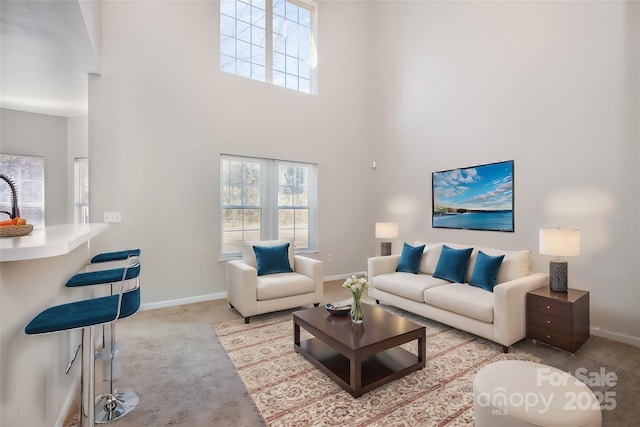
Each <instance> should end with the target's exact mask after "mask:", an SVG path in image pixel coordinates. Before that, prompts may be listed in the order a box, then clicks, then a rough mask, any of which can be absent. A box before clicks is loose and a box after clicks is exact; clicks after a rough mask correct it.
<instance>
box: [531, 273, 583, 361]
mask: <svg viewBox="0 0 640 427" xmlns="http://www.w3.org/2000/svg"><path fill="white" fill-rule="evenodd" d="M589 328H590V326H589V292H587V291H581V290H578V289H569V290H568V292H554V291H552V290H550V289H549V288H548V287H546V286H545V287H543V288H539V289H535V290H533V291H530V292H528V293H527V336H528V337H529V338H533V339H534V340H537V341H541V342H544V343H547V344H550V345H552V346H555V347H558V348H561V349H563V350H567V351H570V352H572V353H575V352H576V350H578V348H580V346H581V345H582V344H584V342H585V341H586V340H587V339H588V338H589Z"/></svg>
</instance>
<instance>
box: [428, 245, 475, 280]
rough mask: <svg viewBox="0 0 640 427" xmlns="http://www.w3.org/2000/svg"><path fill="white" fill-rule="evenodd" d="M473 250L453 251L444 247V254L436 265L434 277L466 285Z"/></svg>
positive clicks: (442, 253) (441, 254)
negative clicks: (466, 275) (465, 277)
mask: <svg viewBox="0 0 640 427" xmlns="http://www.w3.org/2000/svg"><path fill="white" fill-rule="evenodd" d="M472 251H473V248H465V249H452V248H450V247H449V246H447V245H442V252H441V253H440V258H439V259H438V265H436V271H434V272H433V277H437V278H438V279H444V280H448V281H450V282H455V283H464V276H465V274H466V272H467V267H468V266H469V258H470V257H471V252H472Z"/></svg>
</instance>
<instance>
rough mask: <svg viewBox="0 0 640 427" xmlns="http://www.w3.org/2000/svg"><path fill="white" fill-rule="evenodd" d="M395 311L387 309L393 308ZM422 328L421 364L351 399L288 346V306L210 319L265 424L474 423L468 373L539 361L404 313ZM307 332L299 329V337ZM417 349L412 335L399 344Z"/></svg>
mask: <svg viewBox="0 0 640 427" xmlns="http://www.w3.org/2000/svg"><path fill="white" fill-rule="evenodd" d="M393 310H394V309H391V311H393ZM402 314H403V315H405V317H410V318H411V320H414V321H416V322H417V323H421V324H424V325H425V326H426V328H427V357H426V367H425V368H424V369H422V370H420V371H417V372H413V373H411V374H409V375H407V376H405V377H403V378H400V379H397V380H395V381H392V382H390V383H389V384H386V385H384V386H381V387H379V388H377V389H374V390H372V391H370V392H369V393H366V394H364V395H363V396H361V397H359V398H357V399H354V398H353V397H352V396H351V395H350V394H349V393H347V392H346V391H344V390H343V389H342V388H340V387H339V386H338V385H337V384H336V383H335V382H333V381H332V380H331V379H330V378H329V377H327V376H326V375H325V374H324V373H322V372H321V371H320V370H318V369H317V368H316V367H314V366H313V365H312V364H311V363H309V362H308V361H307V360H306V359H305V358H304V357H302V356H301V355H300V354H298V353H296V352H295V351H294V349H293V320H292V317H291V312H290V311H288V312H284V313H274V314H269V315H264V316H256V317H254V318H252V319H251V323H250V324H245V323H244V321H243V320H234V321H230V322H225V323H219V324H216V325H215V330H216V333H217V335H218V338H219V340H220V342H221V344H222V346H223V347H224V348H225V350H226V351H227V353H228V354H229V357H230V358H231V360H232V362H233V364H234V365H235V367H236V369H237V370H238V373H239V374H240V377H241V378H242V380H243V381H244V383H245V385H246V386H247V390H248V392H249V395H250V396H251V398H252V399H253V401H254V402H255V404H256V406H257V408H258V410H259V411H260V413H261V415H262V416H263V417H264V420H265V422H266V423H267V425H269V426H333V425H336V426H338V425H340V426H342V425H349V426H473V378H474V375H475V374H476V372H477V371H478V370H479V369H480V368H482V367H483V366H484V365H486V364H488V363H492V362H495V361H498V360H506V359H518V360H530V361H538V359H536V358H535V357H533V356H531V355H528V354H526V353H522V352H519V351H517V350H513V349H512V350H511V351H510V352H509V353H508V354H504V353H502V347H501V346H500V345H498V344H495V343H492V342H490V341H487V340H485V339H482V338H479V337H476V336H474V335H471V334H468V333H465V332H462V331H459V330H457V329H453V328H450V327H448V326H445V325H442V324H440V323H437V322H432V321H429V320H428V319H424V318H421V317H418V316H413V315H411V314H409V313H405V312H402ZM310 336H311V335H309V334H308V333H307V332H306V331H304V330H303V329H302V330H301V339H303V340H304V339H307V338H309V337H310ZM403 347H404V348H405V349H407V350H408V351H411V352H413V353H414V354H417V341H414V342H412V343H408V344H406V345H403Z"/></svg>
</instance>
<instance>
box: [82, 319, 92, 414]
mask: <svg viewBox="0 0 640 427" xmlns="http://www.w3.org/2000/svg"><path fill="white" fill-rule="evenodd" d="M81 345H82V367H81V368H80V371H81V374H80V378H81V379H80V425H81V426H82V427H94V426H95V420H96V413H95V403H93V402H95V401H96V398H95V393H96V390H95V382H96V361H95V353H94V348H95V346H96V342H95V327H94V326H87V327H85V328H82V341H81Z"/></svg>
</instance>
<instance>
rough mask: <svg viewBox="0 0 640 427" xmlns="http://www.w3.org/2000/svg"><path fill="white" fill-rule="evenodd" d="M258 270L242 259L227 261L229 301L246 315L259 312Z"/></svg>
mask: <svg viewBox="0 0 640 427" xmlns="http://www.w3.org/2000/svg"><path fill="white" fill-rule="evenodd" d="M257 296H258V271H257V270H256V269H255V268H254V267H251V266H250V265H248V264H245V263H244V262H243V261H241V260H231V261H228V262H227V301H229V304H231V305H232V306H234V307H235V308H236V310H238V311H239V312H240V313H241V314H242V315H243V316H244V317H248V316H253V315H254V314H256V313H257Z"/></svg>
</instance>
